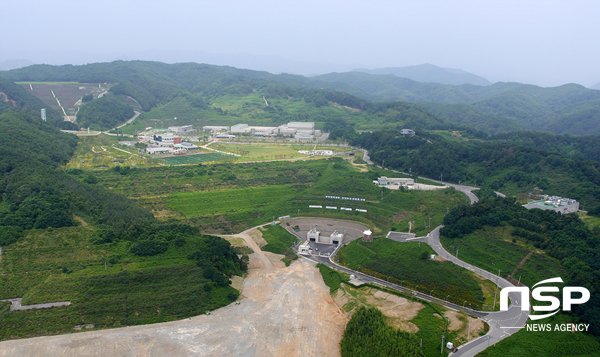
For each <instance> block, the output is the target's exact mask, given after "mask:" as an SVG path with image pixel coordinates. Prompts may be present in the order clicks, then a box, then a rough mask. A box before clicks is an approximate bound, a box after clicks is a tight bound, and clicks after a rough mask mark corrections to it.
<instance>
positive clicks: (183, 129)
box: [168, 125, 195, 135]
mask: <svg viewBox="0 0 600 357" xmlns="http://www.w3.org/2000/svg"><path fill="white" fill-rule="evenodd" d="M168 131H169V132H170V133H173V134H180V135H181V134H187V133H191V132H192V131H195V129H194V128H193V127H192V125H183V126H170V127H169V128H168Z"/></svg>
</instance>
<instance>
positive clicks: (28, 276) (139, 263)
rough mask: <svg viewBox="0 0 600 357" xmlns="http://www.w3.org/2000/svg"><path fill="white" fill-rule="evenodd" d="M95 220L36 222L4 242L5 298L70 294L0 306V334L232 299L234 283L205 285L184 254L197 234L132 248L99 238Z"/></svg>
mask: <svg viewBox="0 0 600 357" xmlns="http://www.w3.org/2000/svg"><path fill="white" fill-rule="evenodd" d="M93 234H94V229H93V228H92V227H90V226H87V227H83V226H78V227H69V228H60V229H48V230H31V231H30V232H29V233H28V234H27V236H26V237H25V238H23V239H21V240H19V242H17V243H15V244H12V245H10V246H7V247H5V248H4V249H3V254H2V261H1V263H0V271H1V272H2V275H0V284H1V285H2V289H0V299H3V298H17V297H23V298H24V300H23V304H35V303H46V302H56V301H71V305H70V306H68V307H60V308H52V309H43V310H27V311H14V312H8V313H2V312H0V340H3V339H13V338H23V337H31V336H38V335H46V334H57V333H69V332H73V331H74V330H73V329H74V327H75V326H77V325H81V324H93V325H95V327H96V328H107V327H119V326H127V325H137V324H146V323H154V322H160V321H169V320H175V319H181V318H184V317H188V316H195V315H198V314H201V313H204V311H205V310H207V309H209V310H212V309H215V308H218V307H221V306H223V305H226V304H228V303H229V302H230V301H231V299H232V298H235V297H236V296H237V291H235V290H234V289H233V288H231V287H216V286H214V285H213V286H212V289H209V290H210V291H208V290H206V289H208V288H205V287H207V286H208V284H207V281H206V280H205V279H204V278H203V277H202V270H201V269H200V268H198V267H196V266H195V264H194V262H193V261H191V260H189V259H187V258H186V257H187V255H188V254H189V253H190V251H193V250H194V249H195V242H194V241H193V240H192V241H188V242H187V243H186V244H185V245H184V246H182V247H176V246H173V245H172V246H170V248H169V250H168V251H167V252H166V253H164V254H160V255H157V256H154V257H137V256H134V255H132V254H131V253H129V248H128V244H127V242H121V243H118V244H109V245H103V246H94V245H91V244H90V243H89V237H90V236H91V235H93Z"/></svg>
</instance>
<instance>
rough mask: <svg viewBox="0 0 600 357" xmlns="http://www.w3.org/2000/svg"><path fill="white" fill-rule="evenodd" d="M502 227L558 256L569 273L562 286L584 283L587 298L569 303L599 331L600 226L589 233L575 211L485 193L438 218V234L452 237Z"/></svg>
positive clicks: (538, 247)
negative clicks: (441, 224)
mask: <svg viewBox="0 0 600 357" xmlns="http://www.w3.org/2000/svg"><path fill="white" fill-rule="evenodd" d="M501 225H504V226H506V225H508V226H510V227H513V228H512V233H511V234H512V236H513V237H516V238H520V239H524V240H525V241H526V242H527V243H528V244H530V245H532V246H534V247H535V248H537V249H542V250H543V251H545V252H546V254H548V255H549V256H551V257H553V258H555V259H558V260H559V261H560V263H561V265H562V266H563V267H564V268H565V269H566V270H567V271H568V272H569V275H568V276H563V277H562V278H563V280H564V281H565V285H571V286H584V287H586V288H588V289H589V290H590V293H591V299H590V301H588V302H587V303H586V304H585V305H575V306H574V308H573V312H572V313H573V314H574V315H575V316H577V317H579V318H580V319H581V320H582V321H584V322H585V323H589V324H590V332H592V333H593V334H594V335H596V336H599V335H600V295H598V292H599V289H600V229H598V227H595V229H594V231H593V232H592V231H591V230H589V229H588V228H587V227H586V225H585V223H584V222H583V221H582V220H581V219H579V217H578V216H577V215H576V214H568V215H562V214H560V213H558V212H554V211H551V210H539V209H532V210H527V209H526V208H524V207H522V206H521V205H520V204H518V203H517V202H515V200H514V198H501V197H493V198H492V197H489V198H487V199H485V198H484V199H482V200H481V201H480V202H478V203H475V204H474V205H472V206H466V205H462V206H459V207H456V208H454V209H452V210H451V211H450V212H449V214H447V215H446V216H445V217H444V228H442V229H441V230H440V233H441V234H442V235H443V236H445V237H448V238H457V237H461V236H463V235H466V234H469V233H472V232H474V231H476V230H478V229H481V228H482V227H484V226H501Z"/></svg>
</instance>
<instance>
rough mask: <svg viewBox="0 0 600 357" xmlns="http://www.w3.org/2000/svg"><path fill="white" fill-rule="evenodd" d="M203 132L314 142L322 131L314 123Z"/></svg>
mask: <svg viewBox="0 0 600 357" xmlns="http://www.w3.org/2000/svg"><path fill="white" fill-rule="evenodd" d="M202 130H204V131H210V132H213V133H214V134H217V135H220V136H223V135H226V134H238V135H240V134H247V135H253V136H263V137H266V136H276V135H282V136H290V137H293V138H295V139H296V140H298V141H312V140H314V139H315V136H320V135H321V131H320V130H315V123H313V122H290V123H287V124H283V125H280V126H278V127H275V126H249V125H248V124H236V125H233V126H231V127H229V126H216V125H207V126H203V127H202Z"/></svg>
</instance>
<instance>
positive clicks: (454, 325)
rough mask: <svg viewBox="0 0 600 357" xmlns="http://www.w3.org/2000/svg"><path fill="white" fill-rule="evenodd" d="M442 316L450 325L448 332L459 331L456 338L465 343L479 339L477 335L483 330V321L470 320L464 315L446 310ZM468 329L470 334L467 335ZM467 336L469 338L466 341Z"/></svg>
mask: <svg viewBox="0 0 600 357" xmlns="http://www.w3.org/2000/svg"><path fill="white" fill-rule="evenodd" d="M444 316H446V317H447V318H448V321H449V322H450V324H449V325H448V330H450V331H460V333H459V335H458V338H460V339H464V341H465V342H466V341H471V340H473V339H475V338H477V337H479V334H480V333H481V331H483V329H484V325H483V321H481V320H479V319H474V318H471V317H470V316H467V315H466V314H464V313H460V312H457V311H453V310H448V311H446V312H444ZM459 317H460V319H459ZM469 321H470V323H469ZM469 324H470V326H469ZM469 328H470V331H471V332H470V333H468V330H469ZM467 336H468V337H469V338H468V339H467Z"/></svg>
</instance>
